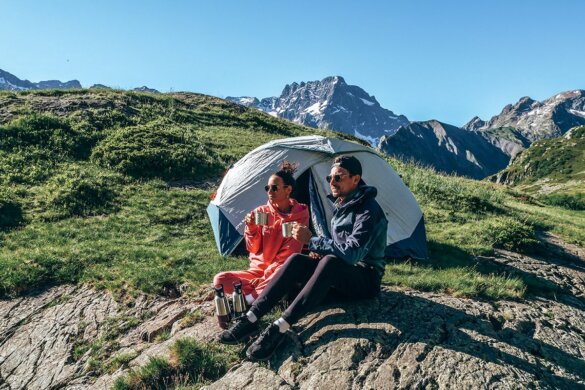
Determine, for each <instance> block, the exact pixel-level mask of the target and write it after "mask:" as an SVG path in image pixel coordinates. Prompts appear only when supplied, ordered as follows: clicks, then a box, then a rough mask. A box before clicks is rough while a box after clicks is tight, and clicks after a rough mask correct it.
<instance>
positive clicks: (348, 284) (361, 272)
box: [250, 254, 381, 325]
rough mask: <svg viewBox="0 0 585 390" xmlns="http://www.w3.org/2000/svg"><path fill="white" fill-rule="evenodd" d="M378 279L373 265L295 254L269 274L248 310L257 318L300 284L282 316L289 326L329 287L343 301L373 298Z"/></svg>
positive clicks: (323, 297)
mask: <svg viewBox="0 0 585 390" xmlns="http://www.w3.org/2000/svg"><path fill="white" fill-rule="evenodd" d="M380 282H381V278H380V276H379V275H378V272H377V271H376V270H375V269H373V268H366V267H362V266H359V265H349V264H347V263H346V262H344V261H343V260H341V259H340V258H338V257H335V256H333V255H327V256H325V257H323V258H322V259H321V260H314V259H312V258H310V257H309V256H306V255H301V254H294V255H292V256H290V257H289V258H288V259H287V261H286V263H285V264H284V266H283V267H282V268H281V269H280V270H278V271H277V273H276V275H274V276H273V277H272V279H271V281H270V283H268V286H266V288H265V289H264V291H262V293H261V294H260V296H259V297H258V299H256V301H255V302H254V304H253V305H252V307H251V308H250V310H251V311H252V313H254V315H255V316H256V317H258V318H260V317H262V316H263V315H264V314H266V313H268V312H269V311H270V309H272V308H273V307H274V306H275V305H276V304H277V303H278V301H279V300H280V299H281V298H283V297H284V295H285V294H287V293H288V292H290V291H292V290H294V288H295V285H296V284H298V283H300V284H301V286H303V288H302V290H301V291H300V292H299V293H298V294H297V296H296V298H295V299H294V301H293V302H292V303H291V304H290V305H289V307H288V308H287V309H286V310H285V312H284V313H283V315H282V318H284V319H285V320H286V322H288V323H289V324H291V325H292V324H294V323H296V322H297V321H298V320H299V319H300V318H301V317H302V316H303V315H305V314H306V313H307V312H308V311H309V310H311V309H313V308H314V307H315V306H317V305H319V304H320V303H321V302H323V300H324V299H325V297H326V296H327V294H328V293H329V292H330V290H331V289H334V290H335V293H336V294H337V295H339V296H341V297H343V298H344V299H346V300H352V299H365V298H373V297H375V296H376V295H377V294H378V293H379V292H380Z"/></svg>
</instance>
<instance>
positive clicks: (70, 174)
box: [0, 90, 585, 353]
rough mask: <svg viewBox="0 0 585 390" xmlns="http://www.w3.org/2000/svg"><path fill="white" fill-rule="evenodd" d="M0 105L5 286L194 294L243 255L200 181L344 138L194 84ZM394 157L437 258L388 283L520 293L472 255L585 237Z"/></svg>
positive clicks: (576, 217)
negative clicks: (312, 138) (272, 152)
mask: <svg viewBox="0 0 585 390" xmlns="http://www.w3.org/2000/svg"><path fill="white" fill-rule="evenodd" d="M0 104H2V105H3V107H4V111H2V114H0V133H1V134H2V135H3V137H4V138H2V139H1V140H0V188H1V190H0V270H2V272H0V296H1V297H16V296H20V295H24V294H27V293H30V292H32V291H35V290H39V289H44V288H46V287H47V286H49V285H54V284H62V283H85V284H87V285H90V286H93V287H96V288H101V289H108V290H110V291H112V292H113V293H114V294H115V296H116V297H118V298H119V299H121V300H124V299H131V298H132V297H133V296H134V295H135V294H137V293H138V292H146V293H149V294H163V293H164V290H165V288H166V287H168V286H179V285H187V286H188V289H187V293H193V294H194V293H196V292H197V291H199V290H200V289H201V288H202V287H203V286H205V285H208V284H210V282H211V280H212V278H213V275H215V274H216V273H217V272H220V271H224V270H228V269H243V268H245V267H247V264H248V262H247V259H245V258H239V257H228V258H221V257H220V256H219V255H218V253H217V249H216V245H215V241H214V239H213V234H212V230H211V227H210V223H209V220H208V218H207V215H206V211H205V209H206V207H207V204H208V202H209V198H210V196H211V194H212V192H213V190H210V189H204V188H207V187H201V186H199V184H200V183H202V182H205V181H212V182H213V181H216V180H217V179H218V178H219V177H220V175H221V173H222V172H223V171H224V170H225V169H226V168H227V167H228V166H229V164H231V163H232V162H235V161H237V160H238V159H239V158H241V157H242V156H243V155H244V154H246V153H248V152H249V151H250V150H252V149H254V148H255V147H257V146H259V145H261V144H263V143H265V142H267V141H270V140H273V139H277V138H283V137H289V136H299V135H308V134H315V133H316V134H323V135H328V136H333V135H334V136H337V137H341V138H349V139H352V137H349V136H345V135H341V134H337V133H332V132H328V131H322V130H316V129H309V128H306V127H302V126H298V125H295V124H292V123H290V122H287V121H282V120H279V119H276V118H273V117H271V116H269V115H266V114H263V113H260V112H257V111H255V110H248V109H245V108H243V107H240V106H236V105H234V104H231V103H228V102H226V101H223V100H220V99H216V98H212V97H209V96H204V95H198V94H157V95H153V94H147V93H135V92H122V91H110V90H96V91H87V90H79V91H69V92H64V91H39V92H26V93H12V92H10V93H0ZM31 107H34V110H33V109H32V108H31ZM2 115H3V116H2ZM389 161H390V163H391V164H392V165H393V166H394V167H395V169H396V170H397V171H398V172H399V173H400V174H401V175H402V176H403V179H404V181H405V183H406V184H407V185H408V186H409V188H410V189H411V190H412V191H413V193H414V194H415V196H416V198H417V200H418V201H419V203H420V204H421V206H422V208H423V211H424V213H425V220H426V226H427V234H428V240H429V249H430V255H431V258H430V260H429V261H427V262H421V263H404V262H400V261H393V262H391V263H389V264H388V266H387V272H386V276H385V279H384V280H385V283H388V284H393V285H400V286H405V287H410V288H416V289H419V290H425V291H441V292H446V293H449V294H453V295H457V296H466V297H481V298H485V299H500V298H509V299H516V298H520V297H522V296H523V295H524V293H525V291H527V289H528V288H537V287H538V286H537V285H538V283H534V280H532V279H530V278H528V277H527V276H526V275H512V274H509V273H502V272H500V271H497V270H495V269H489V268H486V267H483V266H480V264H479V263H478V261H477V257H476V256H478V255H490V254H493V251H494V248H503V249H508V250H513V251H519V252H524V253H533V252H535V251H538V250H539V249H540V247H539V245H538V243H537V241H536V240H535V233H536V231H538V230H550V231H552V232H554V233H556V234H559V235H561V236H562V237H563V238H564V239H566V240H567V241H569V242H573V243H577V244H580V245H583V243H584V242H585V238H584V236H585V233H584V232H585V218H584V217H583V212H581V211H574V210H570V211H569V210H566V209H562V208H559V207H552V206H546V205H544V204H543V203H542V202H540V201H538V199H535V198H534V197H530V196H525V194H522V193H518V192H517V191H516V192H514V191H509V190H507V189H505V188H503V187H502V186H499V185H495V184H492V183H488V182H478V181H474V180H470V179H464V178H459V177H449V176H442V175H439V174H437V173H436V172H434V171H432V170H430V169H424V168H421V167H419V166H417V165H416V164H408V163H401V162H398V161H395V160H389ZM175 182H183V183H189V186H188V187H186V188H179V187H174V186H173V183H175ZM198 186H199V187H198ZM565 203H566V202H565ZM531 286H532V287H531ZM82 350H83V347H80V351H79V352H78V353H81V352H82Z"/></svg>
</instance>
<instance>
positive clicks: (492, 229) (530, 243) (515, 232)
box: [484, 217, 538, 252]
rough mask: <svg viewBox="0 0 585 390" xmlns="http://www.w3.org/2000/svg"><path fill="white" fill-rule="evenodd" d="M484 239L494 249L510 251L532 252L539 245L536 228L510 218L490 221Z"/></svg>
mask: <svg viewBox="0 0 585 390" xmlns="http://www.w3.org/2000/svg"><path fill="white" fill-rule="evenodd" d="M484 239H485V240H487V241H489V242H488V244H491V245H492V246H493V247H494V248H502V249H507V250H510V251H519V252H531V251H533V250H534V248H535V247H536V246H537V245H538V240H536V239H535V229H534V226H532V225H528V224H526V223H524V222H522V221H519V220H518V219H515V218H510V217H502V218H499V219H497V220H491V221H489V222H488V223H487V224H486V227H485V237H484Z"/></svg>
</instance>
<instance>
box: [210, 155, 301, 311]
mask: <svg viewBox="0 0 585 390" xmlns="http://www.w3.org/2000/svg"><path fill="white" fill-rule="evenodd" d="M296 168H297V165H296V164H291V163H289V162H288V161H284V162H283V163H282V165H281V168H280V170H279V171H277V172H275V173H274V174H273V175H272V176H270V179H269V180H268V185H267V186H266V187H265V189H266V192H267V193H268V202H267V203H266V204H265V205H263V206H259V207H257V208H256V209H255V210H254V211H253V212H251V213H249V214H248V215H246V221H245V222H246V227H245V231H244V237H245V240H246V249H247V250H248V251H249V252H250V255H249V259H250V268H249V269H248V270H247V271H227V272H221V273H219V274H217V275H215V277H214V278H213V284H214V285H215V286H219V285H220V284H223V288H224V292H225V293H226V294H231V293H233V290H234V288H233V285H234V283H237V282H239V281H241V282H242V292H243V293H244V295H245V298H246V302H247V303H248V304H249V305H250V304H252V302H254V300H255V299H256V298H257V297H258V295H259V294H260V293H261V292H262V290H263V289H264V288H265V287H266V285H267V284H268V282H269V281H270V279H271V278H272V276H273V275H274V274H275V273H276V272H277V271H278V269H279V268H280V267H281V266H282V265H283V264H284V262H285V261H286V259H287V258H288V257H289V256H290V255H292V254H294V253H299V252H301V249H302V247H303V245H302V244H301V243H300V242H299V241H297V240H295V239H294V238H292V237H287V238H285V237H283V235H282V224H283V223H285V222H298V223H300V224H302V225H307V224H308V223H309V208H308V207H307V205H305V204H301V203H299V202H297V201H296V200H294V199H292V198H291V197H290V194H291V193H292V192H293V190H294V188H295V185H296V182H295V179H294V177H293V174H294V172H295V171H296ZM258 211H259V212H265V213H268V223H267V224H266V225H264V226H259V225H256V223H255V213H256V212H258Z"/></svg>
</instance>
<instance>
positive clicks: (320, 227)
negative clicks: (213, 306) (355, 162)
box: [207, 136, 428, 259]
mask: <svg viewBox="0 0 585 390" xmlns="http://www.w3.org/2000/svg"><path fill="white" fill-rule="evenodd" d="M344 154H349V155H353V156H355V157H357V158H358V159H359V160H360V162H361V163H362V169H363V174H362V178H363V180H364V181H365V182H366V184H368V185H371V186H374V187H376V188H377V189H378V195H377V197H376V200H377V201H378V203H379V204H380V206H381V207H382V210H384V214H385V215H386V219H387V220H388V232H387V247H386V256H387V257H389V258H402V257H407V256H409V257H412V258H415V259H426V258H427V257H428V255H427V244H426V233H425V226H424V219H423V214H422V211H421V209H420V207H419V205H418V204H417V202H416V200H415V198H414V196H413V195H412V193H411V192H410V190H409V189H408V187H406V185H405V184H404V183H403V182H402V179H401V178H400V176H398V174H397V173H396V172H395V171H394V170H393V169H392V167H391V166H390V165H389V164H388V163H387V162H386V161H385V160H384V159H383V158H382V157H380V156H379V155H378V154H377V153H376V152H375V151H374V150H373V149H371V148H369V147H366V146H362V145H359V144H355V143H353V142H348V141H342V140H338V139H334V138H326V137H322V136H305V137H294V138H287V139H281V140H274V141H271V142H268V143H266V144H264V145H262V146H260V147H258V148H256V149H254V150H253V151H251V152H250V153H248V154H247V155H245V156H244V157H243V158H242V159H241V160H239V161H238V162H237V163H236V164H234V166H233V167H232V168H231V169H230V170H229V171H228V172H227V173H226V175H225V177H224V178H223V180H222V182H221V184H220V186H219V188H218V190H217V193H216V194H215V197H214V198H213V200H212V201H211V202H210V203H209V206H208V207H207V213H208V215H209V219H210V221H211V225H212V227H213V233H214V235H215V241H216V243H217V248H218V250H219V252H220V254H221V255H222V256H227V255H229V254H231V253H232V252H233V251H234V250H235V249H236V247H237V246H238V245H239V244H240V243H241V242H242V239H243V235H244V218H245V216H246V214H247V213H249V212H250V210H253V209H254V208H256V207H258V206H260V205H262V204H265V203H266V194H265V192H264V185H265V184H266V183H267V182H268V179H269V178H270V175H271V174H273V173H274V172H276V171H277V170H278V169H279V166H280V163H281V162H282V161H284V160H287V161H290V162H298V163H299V164H300V165H299V168H298V170H297V172H295V179H296V180H297V189H296V190H295V194H293V196H294V197H295V198H296V199H297V200H298V201H299V202H302V203H305V204H308V205H309V206H310V212H311V228H312V230H313V231H314V232H315V233H316V234H317V235H323V236H326V237H330V234H329V224H328V223H327V221H331V217H332V215H333V210H334V209H333V203H332V202H331V200H330V199H329V198H327V194H329V193H330V190H329V183H327V180H326V179H325V177H326V176H327V175H328V174H329V172H330V169H331V164H332V162H333V158H334V157H336V156H339V155H344Z"/></svg>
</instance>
